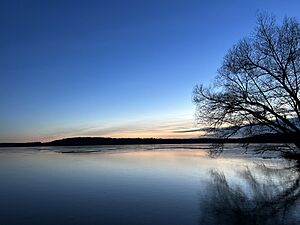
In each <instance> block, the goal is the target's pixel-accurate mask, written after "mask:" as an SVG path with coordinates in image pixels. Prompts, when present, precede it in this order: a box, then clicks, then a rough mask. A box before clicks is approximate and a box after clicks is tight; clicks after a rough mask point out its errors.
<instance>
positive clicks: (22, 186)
mask: <svg viewBox="0 0 300 225" xmlns="http://www.w3.org/2000/svg"><path fill="white" fill-rule="evenodd" d="M258 147H259V146H255V148H258ZM207 148H208V146H207V145H196V144H194V145H140V146H99V147H44V148H1V149H0V180H1V185H0V200H1V201H0V224H5V225H26V224H31V225H35V224H39V225H41V224H43V225H47V224H55V225H58V224H64V225H68V224H87V225H89V224H132V225H135V224H145V225H147V224H149V225H150V224H156V225H160V224H173V225H176V224H178V225H189V224H190V225H194V224H299V222H300V219H299V218H300V217H299V214H300V211H299V209H300V207H299V200H298V199H299V198H298V197H299V195H300V194H299V193H300V189H299V172H298V170H297V168H295V167H294V164H293V162H287V161H285V160H283V159H281V158H279V157H278V156H274V155H271V156H270V155H267V157H265V156H266V155H263V156H264V157H262V156H261V155H259V156H255V157H254V156H253V154H247V155H240V154H238V153H239V151H236V150H237V149H238V150H240V151H242V149H239V148H237V146H233V145H228V146H227V147H226V148H227V150H228V152H230V154H226V153H225V154H222V155H221V156H219V157H218V158H215V159H212V158H211V157H209V156H208V154H207ZM234 152H236V153H234Z"/></svg>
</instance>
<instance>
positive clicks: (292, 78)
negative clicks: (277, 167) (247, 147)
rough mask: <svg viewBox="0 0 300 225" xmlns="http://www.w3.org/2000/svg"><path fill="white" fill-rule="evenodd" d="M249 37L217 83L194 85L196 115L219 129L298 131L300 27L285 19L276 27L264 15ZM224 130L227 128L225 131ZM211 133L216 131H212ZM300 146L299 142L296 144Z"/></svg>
mask: <svg viewBox="0 0 300 225" xmlns="http://www.w3.org/2000/svg"><path fill="white" fill-rule="evenodd" d="M257 18H258V19H257V26H256V28H255V30H254V32H253V33H252V35H250V36H249V37H247V38H244V39H242V40H241V41H239V42H238V43H237V44H236V45H234V46H233V47H232V48H231V49H230V50H229V52H228V53H227V55H226V56H225V58H224V61H223V64H222V66H221V68H220V69H219V70H218V76H217V77H216V79H215V82H214V83H213V84H212V85H211V86H209V87H204V86H203V85H198V86H196V87H195V89H194V95H193V97H194V98H193V100H194V102H195V103H196V105H197V118H198V119H199V122H200V123H201V124H205V125H208V126H210V127H212V128H214V131H216V129H220V128H222V130H223V131H224V127H230V129H227V131H228V132H226V134H225V135H224V136H226V137H229V136H231V135H233V134H235V133H236V132H237V131H241V130H242V131H243V134H244V135H250V134H254V133H256V134H257V132H259V133H266V132H276V133H281V134H287V135H295V137H297V136H298V135H299V134H300V123H299V121H300V94H299V89H300V25H299V22H298V21H297V20H296V19H295V18H287V17H286V18H285V19H284V20H283V22H282V24H280V25H278V24H277V23H276V21H275V18H274V17H272V16H268V15H265V14H260V15H258V17H257ZM225 130H226V129H225ZM210 131H212V130H210ZM299 137H300V136H299ZM295 144H296V145H297V146H298V147H299V146H300V142H299V143H297V142H296V143H295Z"/></svg>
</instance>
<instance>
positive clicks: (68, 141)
mask: <svg viewBox="0 0 300 225" xmlns="http://www.w3.org/2000/svg"><path fill="white" fill-rule="evenodd" d="M299 138H300V137H299V136H298V135H296V134H295V135H286V134H261V135H255V136H251V137H243V138H189V139H180V138H107V137H74V138H64V139H59V140H54V141H50V142H27V143H0V147H38V146H88V145H140V144H201V143H203V144H214V143H216V144H225V143H294V142H295V141H296V140H299Z"/></svg>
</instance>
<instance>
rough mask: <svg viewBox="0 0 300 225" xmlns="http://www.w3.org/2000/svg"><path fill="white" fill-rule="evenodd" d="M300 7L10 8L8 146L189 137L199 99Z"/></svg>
mask: <svg viewBox="0 0 300 225" xmlns="http://www.w3.org/2000/svg"><path fill="white" fill-rule="evenodd" d="M299 9H300V3H299V1H270V0H265V1H258V0H254V1H234V0H228V1H216V0H211V1H199V0H198V1H188V0H185V1H184V0H182V1H176V0H172V1H171V0H166V1H156V0H152V1H141V0H136V1H131V0H128V1H124V0H119V1H117V0H111V1H71V0H70V1H29V0H28V1H1V3H0V29H1V35H0V49H1V51H0V105H1V108H0V142H10V141H33V140H37V141H39V140H41V141H45V140H52V139H55V138H61V137H66V136H113V137H124V136H130V137H138V136H141V137H178V136H180V135H181V136H180V137H186V136H195V137H196V136H198V135H199V133H188V134H185V135H184V134H181V133H175V132H174V131H177V130H185V129H193V128H195V126H196V124H195V121H194V110H195V109H194V106H193V104H192V100H191V95H192V89H193V87H194V85H195V84H197V83H208V82H209V81H211V80H212V79H213V77H214V76H215V75H216V71H217V69H218V67H219V66H220V64H221V63H222V58H223V56H224V55H225V54H226V52H227V51H228V49H229V48H230V47H231V46H232V45H233V44H234V43H236V42H237V41H238V40H239V39H241V38H242V37H244V36H247V35H249V34H250V32H251V31H252V30H253V27H254V26H255V23H256V12H257V10H261V11H267V12H269V13H272V14H274V15H275V16H277V18H278V20H279V21H280V20H281V19H282V17H283V16H285V15H287V16H292V17H296V18H297V19H299Z"/></svg>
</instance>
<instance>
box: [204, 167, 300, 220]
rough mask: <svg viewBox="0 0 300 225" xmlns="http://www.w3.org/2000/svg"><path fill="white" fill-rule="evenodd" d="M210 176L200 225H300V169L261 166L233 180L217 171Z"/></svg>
mask: <svg viewBox="0 0 300 225" xmlns="http://www.w3.org/2000/svg"><path fill="white" fill-rule="evenodd" d="M210 176H211V182H210V183H209V185H208V188H207V196H206V197H205V199H203V200H201V218H200V221H199V224H224V225H225V224H246V225H248V224H249V225H250V224H256V225H259V224H264V225H265V224H272V225H274V224H289V225H292V224H299V222H300V219H299V215H298V214H299V212H300V211H299V210H300V207H299V197H300V170H299V166H297V165H295V164H291V163H285V166H282V164H280V165H279V164H278V165H266V164H264V163H260V164H257V165H256V166H255V167H254V168H249V167H245V169H244V170H243V171H240V170H239V171H237V172H236V176H235V179H234V180H232V177H227V176H226V175H225V174H224V173H223V172H221V171H219V170H216V169H213V170H210Z"/></svg>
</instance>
